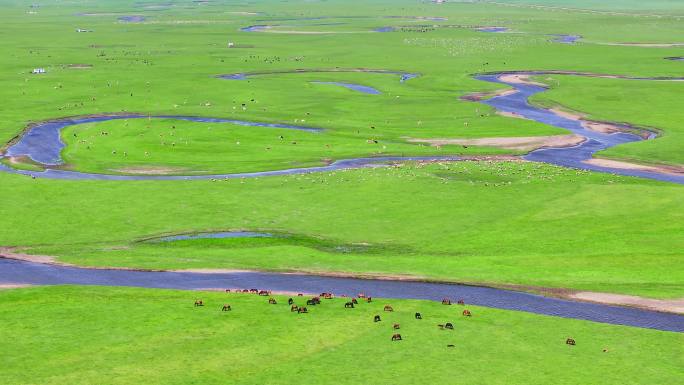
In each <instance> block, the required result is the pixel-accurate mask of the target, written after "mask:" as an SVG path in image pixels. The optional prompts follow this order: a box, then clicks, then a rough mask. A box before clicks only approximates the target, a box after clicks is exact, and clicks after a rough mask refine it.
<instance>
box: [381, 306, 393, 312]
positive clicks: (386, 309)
mask: <svg viewBox="0 0 684 385" xmlns="http://www.w3.org/2000/svg"><path fill="white" fill-rule="evenodd" d="M382 310H384V311H394V309H392V306H390V305H385V307H384V308H383V309H382Z"/></svg>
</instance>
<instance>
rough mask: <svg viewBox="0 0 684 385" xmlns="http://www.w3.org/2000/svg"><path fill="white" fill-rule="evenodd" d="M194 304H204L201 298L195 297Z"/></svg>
mask: <svg viewBox="0 0 684 385" xmlns="http://www.w3.org/2000/svg"><path fill="white" fill-rule="evenodd" d="M195 306H204V302H202V300H201V299H196V300H195Z"/></svg>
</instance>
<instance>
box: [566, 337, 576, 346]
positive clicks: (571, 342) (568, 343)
mask: <svg viewBox="0 0 684 385" xmlns="http://www.w3.org/2000/svg"><path fill="white" fill-rule="evenodd" d="M565 343H566V344H567V345H571V346H575V340H574V339H572V338H568V339H567V340H565Z"/></svg>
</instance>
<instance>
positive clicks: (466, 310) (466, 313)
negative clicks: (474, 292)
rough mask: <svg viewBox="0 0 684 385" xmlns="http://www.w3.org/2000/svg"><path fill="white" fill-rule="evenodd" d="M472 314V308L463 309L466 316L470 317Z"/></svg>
mask: <svg viewBox="0 0 684 385" xmlns="http://www.w3.org/2000/svg"><path fill="white" fill-rule="evenodd" d="M471 315H472V314H470V310H468V309H465V310H463V316H464V317H470V316H471Z"/></svg>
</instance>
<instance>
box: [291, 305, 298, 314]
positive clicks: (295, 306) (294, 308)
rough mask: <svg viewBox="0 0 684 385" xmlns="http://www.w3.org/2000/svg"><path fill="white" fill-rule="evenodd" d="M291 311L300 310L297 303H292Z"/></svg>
mask: <svg viewBox="0 0 684 385" xmlns="http://www.w3.org/2000/svg"><path fill="white" fill-rule="evenodd" d="M290 311H291V312H295V311H299V307H297V305H292V306H290Z"/></svg>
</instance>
